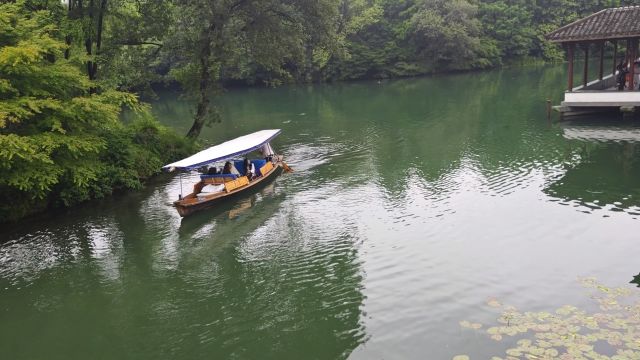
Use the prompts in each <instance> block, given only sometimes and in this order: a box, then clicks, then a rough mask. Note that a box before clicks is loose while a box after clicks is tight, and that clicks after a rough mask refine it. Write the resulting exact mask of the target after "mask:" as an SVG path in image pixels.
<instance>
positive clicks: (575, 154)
mask: <svg viewBox="0 0 640 360" xmlns="http://www.w3.org/2000/svg"><path fill="white" fill-rule="evenodd" d="M560 126H561V129H562V135H563V137H564V138H566V139H568V140H572V145H573V144H575V145H577V146H572V156H571V160H570V161H568V162H567V164H568V165H565V167H566V170H565V172H564V175H563V176H562V177H561V178H560V179H558V180H556V181H554V182H553V183H551V184H550V185H548V186H547V187H546V188H545V190H544V192H545V193H547V194H548V195H551V196H553V197H555V198H558V199H560V201H569V202H576V203H578V204H580V205H582V206H583V207H586V208H587V209H585V211H586V212H590V211H592V210H598V209H606V210H609V211H614V212H626V213H629V214H631V215H634V216H637V215H640V189H638V186H637V184H638V179H640V126H638V125H636V124H633V123H623V122H612V123H611V124H609V125H605V124H603V123H602V121H600V122H595V121H594V122H586V123H584V122H581V123H563V124H561V125H560Z"/></svg>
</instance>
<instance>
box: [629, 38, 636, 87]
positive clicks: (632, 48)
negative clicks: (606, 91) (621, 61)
mask: <svg viewBox="0 0 640 360" xmlns="http://www.w3.org/2000/svg"><path fill="white" fill-rule="evenodd" d="M627 46H628V48H629V74H630V76H629V90H631V91H633V90H635V84H634V82H635V72H636V59H637V58H638V39H629V40H627Z"/></svg>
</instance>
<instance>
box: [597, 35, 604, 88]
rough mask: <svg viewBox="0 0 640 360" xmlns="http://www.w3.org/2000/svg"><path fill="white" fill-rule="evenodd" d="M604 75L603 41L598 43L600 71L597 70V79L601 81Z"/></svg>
mask: <svg viewBox="0 0 640 360" xmlns="http://www.w3.org/2000/svg"><path fill="white" fill-rule="evenodd" d="M603 77H604V41H603V42H601V43H600V71H599V72H598V79H599V80H600V81H602V78H603Z"/></svg>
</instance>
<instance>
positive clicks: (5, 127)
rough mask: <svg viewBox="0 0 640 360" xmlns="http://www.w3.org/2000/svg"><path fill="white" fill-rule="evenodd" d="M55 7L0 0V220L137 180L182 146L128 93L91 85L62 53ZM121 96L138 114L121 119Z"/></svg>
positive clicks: (106, 191)
mask: <svg viewBox="0 0 640 360" xmlns="http://www.w3.org/2000/svg"><path fill="white" fill-rule="evenodd" d="M56 6H60V5H59V4H58V5H56ZM57 10H58V9H53V10H48V9H40V10H33V8H31V7H29V6H27V3H26V2H25V1H24V0H18V1H16V2H15V3H2V4H0V222H1V221H2V220H6V219H7V218H9V217H21V216H23V215H25V214H28V213H31V212H34V211H37V210H39V209H43V208H44V207H46V206H48V205H71V204H74V203H77V202H80V201H84V200H87V199H90V198H95V197H101V196H104V195H106V194H109V193H111V191H112V190H113V189H119V188H137V187H140V185H141V183H140V179H141V178H144V177H147V176H149V175H151V174H153V173H155V172H158V171H159V168H160V166H161V165H162V163H163V162H164V161H165V160H169V159H170V158H174V157H177V156H180V155H183V154H184V152H186V151H188V150H190V149H189V145H188V144H187V143H184V142H182V141H181V140H179V139H177V138H176V137H175V136H174V135H172V134H171V133H170V132H168V131H167V130H166V129H164V128H162V127H161V126H159V125H158V124H157V123H155V121H154V120H153V119H151V118H150V117H149V115H148V113H147V112H146V108H145V106H143V105H141V104H139V103H138V101H137V98H136V96H135V95H133V94H129V93H124V92H119V91H115V90H106V91H95V90H96V88H95V85H96V84H95V83H94V82H93V81H91V80H89V78H88V77H87V76H86V75H84V74H83V73H82V72H81V71H80V69H79V68H78V64H79V62H78V61H77V59H74V58H73V57H71V58H69V59H66V58H65V51H66V49H67V45H66V44H65V43H64V42H63V41H62V39H63V38H64V36H63V35H62V34H61V32H60V30H59V29H60V27H59V26H58V23H57V22H56V19H57V18H56V14H57ZM92 89H93V90H92ZM97 90H99V89H97ZM123 106H127V107H129V108H131V109H132V110H133V111H134V112H137V113H138V114H140V117H139V118H138V119H137V120H135V121H133V122H132V123H131V124H130V125H128V126H125V125H124V124H122V122H121V121H120V118H119V116H120V113H121V110H122V107H123ZM183 150H185V151H183Z"/></svg>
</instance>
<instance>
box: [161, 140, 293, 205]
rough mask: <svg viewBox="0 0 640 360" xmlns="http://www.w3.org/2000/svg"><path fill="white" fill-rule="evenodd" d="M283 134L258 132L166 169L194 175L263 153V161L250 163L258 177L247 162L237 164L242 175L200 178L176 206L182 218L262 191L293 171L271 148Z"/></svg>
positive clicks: (204, 176) (235, 165) (202, 176)
mask: <svg viewBox="0 0 640 360" xmlns="http://www.w3.org/2000/svg"><path fill="white" fill-rule="evenodd" d="M279 134H280V130H279V129H275V130H262V131H258V132H255V133H252V134H249V135H245V136H241V137H239V138H236V139H233V140H230V141H227V142H224V143H222V144H219V145H216V146H213V147H210V148H208V149H206V150H203V151H201V152H199V153H197V154H194V155H192V156H190V157H188V158H186V159H182V160H180V161H177V162H174V163H172V164H169V165H165V166H164V167H163V170H166V171H175V170H179V171H194V170H196V169H202V168H203V167H208V166H211V165H215V164H216V163H220V162H224V161H227V162H228V163H229V164H232V163H231V162H230V161H229V160H232V159H238V158H239V157H240V156H243V155H246V154H249V153H251V152H254V151H259V152H260V153H261V156H262V159H254V160H250V164H251V165H253V166H252V168H253V169H254V173H251V172H250V171H249V169H244V165H241V164H244V161H242V160H236V161H234V163H233V165H234V167H242V169H240V171H238V174H232V173H224V174H212V175H207V174H203V175H201V176H200V181H199V182H197V183H196V184H195V185H194V186H193V192H192V193H190V194H188V195H186V196H182V189H181V194H180V196H179V198H178V200H177V201H175V202H174V203H173V205H174V206H175V207H176V209H177V210H178V213H179V214H180V216H183V217H184V216H187V215H190V214H192V213H194V212H196V211H198V210H202V209H206V208H210V207H212V206H215V205H216V204H218V203H219V202H221V201H223V200H225V199H229V198H231V197H234V196H236V195H238V194H243V193H246V192H249V191H250V189H256V188H258V187H261V185H265V184H267V183H268V182H270V181H271V180H273V179H274V178H275V177H277V176H278V175H279V174H280V173H282V171H283V169H284V170H287V171H290V168H289V167H288V166H287V164H286V163H285V162H284V161H283V157H282V156H281V155H277V154H276V153H275V152H274V151H273V148H272V147H271V145H270V141H271V140H272V139H273V138H275V137H276V136H278V135H279ZM240 165H241V166H240ZM205 189H206V190H205Z"/></svg>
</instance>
